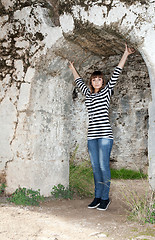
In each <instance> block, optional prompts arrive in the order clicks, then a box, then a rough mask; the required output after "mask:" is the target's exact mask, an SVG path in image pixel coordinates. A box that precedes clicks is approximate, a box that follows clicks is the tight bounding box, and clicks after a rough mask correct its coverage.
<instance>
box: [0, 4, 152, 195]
mask: <svg viewBox="0 0 155 240" xmlns="http://www.w3.org/2000/svg"><path fill="white" fill-rule="evenodd" d="M127 2H128V1H127ZM127 2H126V1H112V2H111V1H99V0H98V1H93V2H92V1H76V3H73V1H60V2H59V5H58V2H57V1H54V0H49V1H39V0H38V1H36V0H20V1H16V0H14V1H10V0H5V1H4V0H1V1H0V12H1V17H0V22H1V30H0V41H1V46H0V51H1V59H0V67H1V79H0V81H1V82H0V84H1V88H0V132H1V138H0V145H1V151H0V172H1V176H6V181H7V191H8V192H12V191H14V190H15V189H16V188H17V187H18V186H19V185H20V186H25V187H27V188H28V187H30V188H33V189H41V193H42V194H44V195H46V196H48V195H49V194H50V191H51V189H52V187H53V185H57V184H58V183H62V184H63V185H65V186H67V185H68V179H69V158H70V155H71V153H72V152H73V151H74V150H75V148H76V146H79V147H78V151H77V155H76V157H77V160H79V161H80V160H81V159H86V158H88V153H87V141H86V139H87V123H88V119H87V112H86V108H85V105H84V97H83V96H82V94H81V93H80V92H79V90H78V89H77V88H76V86H75V85H74V83H73V77H72V75H71V72H70V70H69V69H68V66H67V65H68V61H67V59H69V60H71V61H72V60H74V61H75V66H76V67H77V69H78V71H79V73H80V75H81V76H82V77H83V78H84V80H85V81H86V83H88V79H89V76H90V74H91V72H92V71H94V70H96V69H100V70H103V72H104V75H105V78H106V79H107V80H109V78H110V76H111V74H112V71H113V69H114V67H115V66H116V65H117V64H118V62H119V59H120V57H121V54H122V52H123V50H124V42H125V41H128V42H129V44H132V45H133V46H134V47H135V48H136V49H137V52H136V53H135V54H134V55H133V56H130V57H129V59H128V63H127V64H126V66H125V68H124V70H123V73H122V75H121V76H120V78H119V81H118V84H117V85H116V87H115V91H114V95H113V97H112V100H111V112H110V118H111V123H112V127H113V132H114V137H115V144H114V147H113V152H112V159H111V160H112V161H111V162H112V165H113V166H114V167H118V168H120V167H127V168H133V169H142V170H143V171H146V169H147V165H148V146H149V160H150V163H149V176H150V183H151V186H152V187H153V188H155V176H154V174H155V172H154V170H153V169H155V168H153V166H154V164H155V159H154V156H155V155H154V154H155V153H154V151H155V150H154V148H153V141H154V140H155V139H154V137H155V126H154V116H155V114H154V113H153V111H154V109H155V108H154V105H155V104H154V101H155V100H154V99H155V91H154V89H155V79H154V76H155V74H154V72H155V59H154V56H155V48H154V45H153V40H152V39H154V32H153V22H154V13H153V10H152V9H153V6H154V3H153V2H152V3H151V1H149V2H146V1H136V2H134V1H132V2H131V4H127ZM146 9H147V11H146ZM138 51H139V52H140V53H141V55H140V53H139V52H138ZM142 57H143V58H142ZM143 59H144V60H145V63H146V65H147V66H146V65H145V63H144V60H143ZM148 71H149V76H148ZM150 82H151V88H150ZM151 89H152V92H151ZM151 93H152V98H151ZM151 101H152V102H151ZM150 102H151V105H150V108H149V107H148V106H149V103H150ZM148 108H149V109H150V111H149V113H148ZM148 120H149V121H150V122H149V124H148ZM148 131H149V136H148ZM148 139H149V141H148Z"/></svg>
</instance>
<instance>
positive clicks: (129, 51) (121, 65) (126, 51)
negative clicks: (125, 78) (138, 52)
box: [118, 43, 135, 68]
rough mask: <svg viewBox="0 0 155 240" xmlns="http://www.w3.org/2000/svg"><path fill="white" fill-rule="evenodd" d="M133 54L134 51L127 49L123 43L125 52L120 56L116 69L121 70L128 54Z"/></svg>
mask: <svg viewBox="0 0 155 240" xmlns="http://www.w3.org/2000/svg"><path fill="white" fill-rule="evenodd" d="M134 52H135V49H134V48H129V47H128V46H127V44H126V43H125V51H124V54H123V56H122V58H121V60H120V62H119V64H118V67H120V68H123V67H124V64H125V62H126V60H127V58H128V56H129V55H130V54H132V53H134Z"/></svg>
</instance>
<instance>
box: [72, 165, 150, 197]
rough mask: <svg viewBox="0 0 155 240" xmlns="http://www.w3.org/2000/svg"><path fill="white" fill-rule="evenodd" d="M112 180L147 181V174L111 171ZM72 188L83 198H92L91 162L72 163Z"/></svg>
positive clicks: (124, 170) (125, 170)
mask: <svg viewBox="0 0 155 240" xmlns="http://www.w3.org/2000/svg"><path fill="white" fill-rule="evenodd" d="M111 178H112V179H125V180H126V179H145V178H147V175H146V174H143V173H141V172H140V171H139V172H137V171H134V170H128V169H124V168H122V169H120V170H118V169H111ZM69 181H70V187H71V188H72V189H73V190H74V191H75V192H76V193H77V194H78V195H79V196H81V197H91V196H93V192H94V189H93V188H94V178H93V171H92V167H91V164H90V162H88V161H85V162H82V163H80V164H75V163H74V162H73V161H71V162H70V177H69Z"/></svg>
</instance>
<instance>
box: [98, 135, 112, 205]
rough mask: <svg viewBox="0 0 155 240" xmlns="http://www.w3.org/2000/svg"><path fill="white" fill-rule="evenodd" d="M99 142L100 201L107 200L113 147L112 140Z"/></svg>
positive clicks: (101, 139) (100, 140) (104, 139)
mask: <svg viewBox="0 0 155 240" xmlns="http://www.w3.org/2000/svg"><path fill="white" fill-rule="evenodd" d="M98 142H99V163H100V169H101V172H102V192H101V199H102V200H107V199H109V191H110V182H111V172H110V154H111V150H112V145H113V139H107V138H100V139H98Z"/></svg>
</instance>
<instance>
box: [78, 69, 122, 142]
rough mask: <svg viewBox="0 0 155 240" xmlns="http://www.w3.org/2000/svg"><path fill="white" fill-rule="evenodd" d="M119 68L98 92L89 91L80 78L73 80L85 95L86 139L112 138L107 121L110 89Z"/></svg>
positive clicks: (112, 86) (115, 79) (118, 72)
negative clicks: (87, 117)
mask: <svg viewBox="0 0 155 240" xmlns="http://www.w3.org/2000/svg"><path fill="white" fill-rule="evenodd" d="M121 70H122V69H121V68H120V67H116V68H115V70H114V72H113V75H112V77H111V78H110V81H109V82H108V83H107V85H106V86H105V87H104V89H102V90H101V91H100V92H99V93H92V94H91V93H90V90H89V88H87V86H86V85H85V83H84V82H83V80H82V79H81V78H77V79H76V80H75V82H76V84H77V86H78V88H80V90H81V91H82V93H83V94H84V95H85V96H86V100H85V104H86V107H87V109H88V116H89V126H88V139H95V138H110V139H113V133H112V129H111V126H110V122H109V105H110V97H111V94H112V89H113V88H114V86H115V84H116V82H117V79H118V77H119V74H120V73H121Z"/></svg>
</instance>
